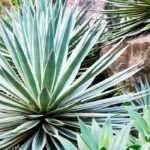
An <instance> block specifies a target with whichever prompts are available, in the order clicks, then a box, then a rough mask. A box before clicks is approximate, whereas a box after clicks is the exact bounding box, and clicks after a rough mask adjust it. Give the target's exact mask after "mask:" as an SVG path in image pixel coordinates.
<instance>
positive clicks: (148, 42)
mask: <svg viewBox="0 0 150 150" xmlns="http://www.w3.org/2000/svg"><path fill="white" fill-rule="evenodd" d="M122 45H123V46H122V47H125V46H126V45H128V48H127V50H126V51H125V52H124V53H123V54H122V55H121V56H120V58H119V59H117V60H116V61H115V62H114V63H113V64H112V65H111V66H110V67H109V68H108V69H107V70H106V72H105V76H107V77H108V76H111V75H113V74H115V73H117V72H120V71H121V70H124V69H126V68H128V67H131V66H133V65H135V64H137V63H139V62H141V63H142V64H143V65H144V69H142V70H141V71H140V72H139V73H137V74H136V75H134V76H133V77H132V78H131V79H130V80H132V81H137V80H139V79H143V77H145V76H149V74H150V59H149V58H150V34H148V35H141V36H139V37H137V38H135V39H132V40H127V41H126V42H124V43H123V44H122ZM112 46H113V45H109V46H106V47H104V48H103V49H102V50H101V52H100V56H102V55H103V54H105V53H106V52H107V51H108V50H109V49H110V48H111V47H112Z"/></svg>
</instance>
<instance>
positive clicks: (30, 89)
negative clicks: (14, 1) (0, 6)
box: [0, 0, 142, 150]
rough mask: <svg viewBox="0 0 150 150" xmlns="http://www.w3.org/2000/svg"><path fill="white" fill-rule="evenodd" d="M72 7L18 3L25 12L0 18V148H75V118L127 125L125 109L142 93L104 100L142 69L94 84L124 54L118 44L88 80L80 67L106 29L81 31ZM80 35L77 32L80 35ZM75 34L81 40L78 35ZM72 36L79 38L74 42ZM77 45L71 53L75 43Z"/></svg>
mask: <svg viewBox="0 0 150 150" xmlns="http://www.w3.org/2000/svg"><path fill="white" fill-rule="evenodd" d="M78 15H79V14H78V12H77V9H76V7H75V6H74V7H73V9H72V10H71V11H70V12H68V11H67V12H66V5H63V4H62V3H61V1H57V2H56V3H55V5H53V4H52V1H51V0H47V1H43V0H36V1H35V3H34V5H33V3H32V1H28V0H22V1H20V9H19V10H16V9H14V10H13V11H10V12H8V17H9V23H8V22H7V21H6V20H4V19H1V20H0V34H1V37H2V41H3V42H4V44H5V47H6V49H7V55H5V54H4V53H3V52H2V51H1V52H0V149H12V148H13V147H15V148H16V149H20V150H27V149H32V150H42V149H48V150H49V149H53V150H54V149H58V150H60V149H66V150H67V149H69V150H70V149H71V150H74V149H76V147H75V146H74V145H73V144H72V143H71V142H70V141H72V142H73V143H76V135H77V133H78V132H79V123H78V119H77V117H80V118H82V119H83V120H84V121H85V123H89V122H90V120H91V118H93V117H94V118H95V119H96V121H97V122H98V124H102V123H103V122H104V121H105V118H107V117H108V116H109V117H110V118H111V120H112V125H113V126H114V127H116V128H121V126H122V125H123V124H124V123H126V122H128V121H129V118H128V114H127V113H126V111H125V110H124V108H123V107H121V106H120V107H119V106H118V105H119V104H120V103H123V102H126V101H131V100H134V99H137V98H138V97H139V96H141V94H142V93H138V94H132V93H131V94H129V95H121V96H116V97H110V98H106V95H107V96H108V95H109V94H112V93H113V92H115V91H116V90H117V89H114V88H113V87H114V86H115V85H116V84H117V83H119V82H121V81H123V80H124V79H126V78H128V77H130V76H132V75H133V74H134V73H136V72H137V71H138V70H140V68H137V65H136V66H133V67H131V68H129V69H127V70H125V71H122V72H120V73H118V74H115V75H114V76H112V77H110V78H108V79H106V80H104V81H102V82H100V83H97V84H95V85H92V82H93V81H94V79H95V77H96V76H97V75H98V74H100V73H101V72H102V71H104V70H105V69H106V68H107V67H108V66H109V65H110V64H112V63H113V62H114V61H115V60H116V59H117V58H118V57H119V56H120V55H121V54H122V53H123V52H124V51H125V50H126V48H123V49H120V43H121V42H119V43H118V44H117V45H116V46H114V47H113V48H112V49H111V50H110V51H109V52H108V53H107V54H106V55H104V56H103V57H101V58H100V59H99V60H97V61H96V62H95V63H94V64H93V65H92V66H90V67H89V68H88V69H87V70H86V71H85V72H84V73H83V74H81V75H79V74H78V72H79V69H80V66H81V64H82V62H83V60H84V59H85V57H86V56H87V54H88V53H89V52H90V50H91V49H92V47H94V45H95V44H96V43H97V40H98V39H99V38H100V37H101V36H102V34H103V31H104V30H105V25H102V24H100V23H95V24H94V25H92V26H91V27H89V29H87V30H86V31H84V33H83V35H82V36H79V37H78V36H77V35H79V34H80V33H81V30H82V28H83V27H84V25H80V26H78V27H77V26H76V22H77V21H78ZM77 33H78V34H77ZM75 35H76V36H75ZM73 37H74V38H75V37H76V38H75V39H74V40H72V39H73ZM75 40H77V41H78V44H76V45H75V47H74V48H73V49H72V51H69V48H70V42H71V41H75Z"/></svg>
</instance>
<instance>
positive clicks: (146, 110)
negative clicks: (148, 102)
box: [129, 107, 150, 150]
mask: <svg viewBox="0 0 150 150" xmlns="http://www.w3.org/2000/svg"><path fill="white" fill-rule="evenodd" d="M129 114H130V117H131V119H132V120H133V125H134V127H135V128H136V130H137V136H131V137H130V148H131V150H132V149H135V148H136V149H139V150H149V149H150V107H143V116H141V115H140V114H139V113H137V112H135V111H133V110H129ZM134 132H135V131H134Z"/></svg>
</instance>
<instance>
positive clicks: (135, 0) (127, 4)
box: [106, 0, 150, 39]
mask: <svg viewBox="0 0 150 150" xmlns="http://www.w3.org/2000/svg"><path fill="white" fill-rule="evenodd" d="M108 3H109V5H110V6H111V8H110V9H108V10H106V13H107V14H108V15H110V16H111V17H110V18H112V19H111V20H115V19H117V20H118V21H116V22H113V23H112V24H111V25H109V26H108V28H110V31H111V30H112V37H113V38H114V37H116V38H117V39H119V38H121V37H122V36H125V35H126V36H127V37H135V36H137V35H139V34H142V33H147V32H148V33H149V30H150V1H149V0H109V1H108ZM110 38H111V37H110ZM113 38H111V39H113Z"/></svg>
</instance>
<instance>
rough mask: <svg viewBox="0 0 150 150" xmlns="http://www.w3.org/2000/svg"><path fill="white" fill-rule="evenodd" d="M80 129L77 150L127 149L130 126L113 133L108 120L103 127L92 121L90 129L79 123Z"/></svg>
mask: <svg viewBox="0 0 150 150" xmlns="http://www.w3.org/2000/svg"><path fill="white" fill-rule="evenodd" d="M80 128H81V135H78V146H79V150H126V149H127V147H128V140H129V133H130V128H131V126H130V125H127V126H124V127H123V128H122V129H121V130H119V131H115V130H113V129H112V125H111V122H110V120H107V121H106V122H105V124H104V125H103V127H100V126H99V125H98V124H97V122H96V121H95V120H93V122H92V126H91V127H89V126H87V125H86V124H85V123H84V122H82V121H80Z"/></svg>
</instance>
